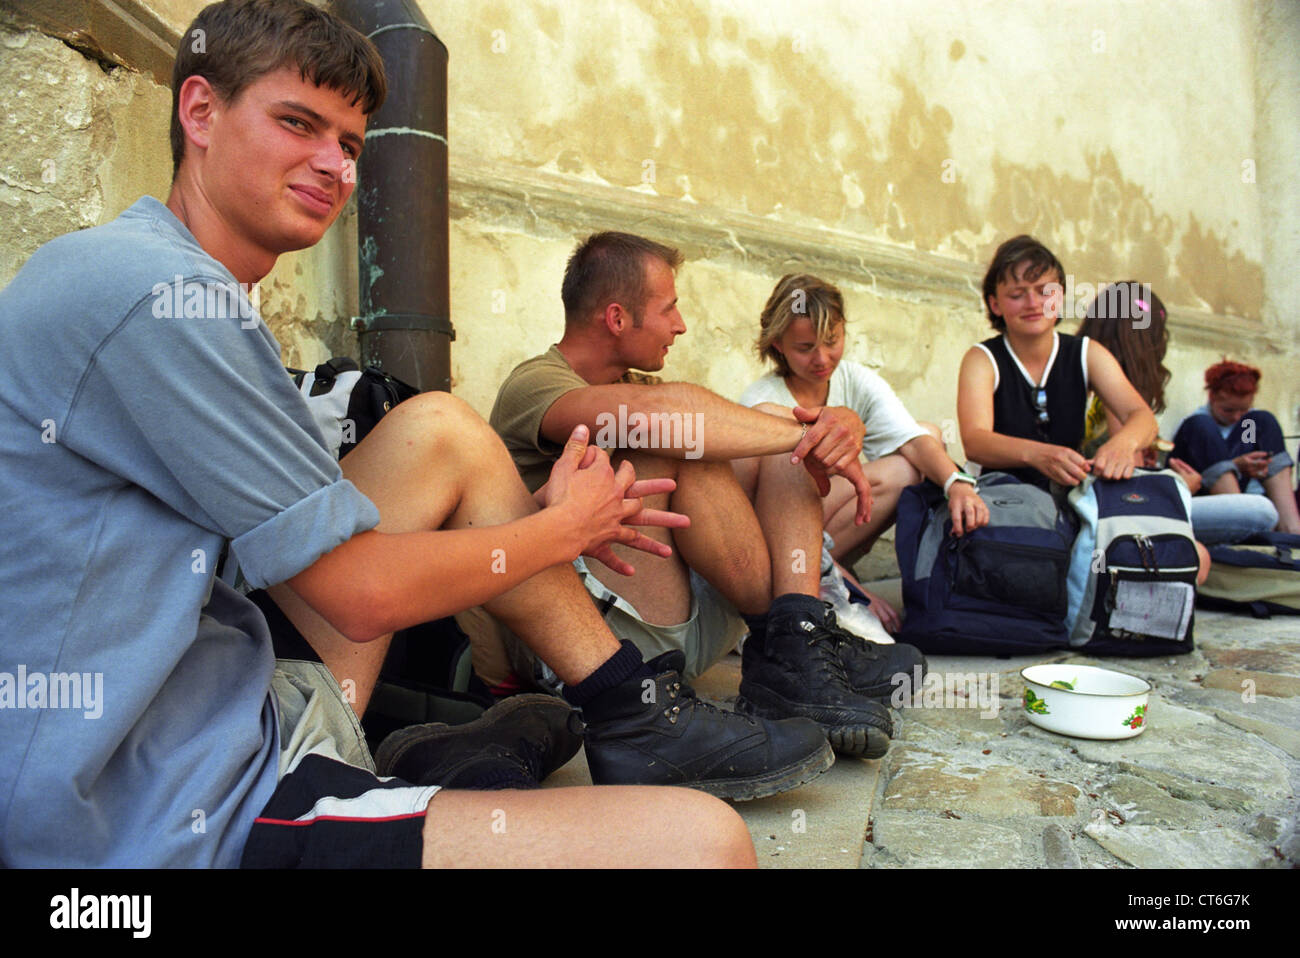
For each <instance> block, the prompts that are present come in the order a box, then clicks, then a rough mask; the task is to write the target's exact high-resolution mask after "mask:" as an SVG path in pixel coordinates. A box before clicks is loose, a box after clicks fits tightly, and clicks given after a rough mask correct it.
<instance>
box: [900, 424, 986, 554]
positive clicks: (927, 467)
mask: <svg viewBox="0 0 1300 958" xmlns="http://www.w3.org/2000/svg"><path fill="white" fill-rule="evenodd" d="M898 451H899V453H901V454H902V456H903V458H904V459H906V460H907V461H908V462H910V463H911V464H912V465H913V466H915V467H916V470H917V472H919V473H920V474H921V475H923V476H925V478H927V479H929V480H930V481H931V482H933V483H935V484H936V485H938V486H943V484H944V483H946V482H947V481H948V477H949V476H951V475H952V474H953V473H954V472H956V471H958V468H959V467H958V466H957V464H956V463H955V462H953V461H952V459H950V458H949V457H948V453H947V452H946V451H945V450H944V448H943V445H942V444H941V443H940V442H939V440H938V439H935V438H934V436H931V435H930V434H929V433H926V434H925V435H924V436H917V437H916V438H914V439H909V440H908V441H907V442H905V443H903V445H901V446H900V447H899V448H898ZM948 513H949V515H950V516H951V517H952V531H953V532H954V533H955V534H956V535H958V536H961V535H963V534H964V533H966V532H969V531H971V530H973V529H978V528H979V527H980V526H986V525H988V522H989V507H988V506H987V505H986V504H985V502H984V500H983V499H981V498H980V496H979V493H978V492H976V491H975V487H974V486H972V485H970V484H969V483H966V482H954V483H953V484H952V485H951V486H949V487H948Z"/></svg>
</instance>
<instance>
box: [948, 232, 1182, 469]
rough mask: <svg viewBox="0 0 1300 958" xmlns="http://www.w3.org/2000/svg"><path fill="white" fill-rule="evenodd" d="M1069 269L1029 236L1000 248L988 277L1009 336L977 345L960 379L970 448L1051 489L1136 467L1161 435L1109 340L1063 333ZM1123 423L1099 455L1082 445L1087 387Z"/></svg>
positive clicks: (994, 465) (987, 464)
mask: <svg viewBox="0 0 1300 958" xmlns="http://www.w3.org/2000/svg"><path fill="white" fill-rule="evenodd" d="M1064 286H1065V270H1064V269H1063V268H1062V266H1061V264H1060V261H1059V260H1057V258H1056V257H1055V256H1053V255H1052V252H1051V251H1050V250H1049V249H1047V247H1045V246H1043V244H1042V243H1039V242H1038V241H1037V240H1035V239H1034V238H1033V237H1031V236H1017V237H1015V238H1014V239H1010V240H1007V241H1006V242H1005V243H1003V244H1002V245H1001V246H999V247H998V250H997V253H995V254H994V256H993V262H992V263H991V264H990V265H989V269H988V272H987V273H986V274H985V276H984V302H985V307H986V308H987V310H988V317H989V323H990V324H991V325H992V326H993V328H994V329H996V330H997V331H998V332H999V333H1001V334H1002V335H1000V336H995V337H993V338H992V339H988V340H985V341H984V342H982V343H980V344H979V345H978V346H973V347H971V349H970V350H969V351H968V352H967V353H966V355H965V357H964V358H963V359H962V363H961V374H960V376H959V378H958V381H957V419H958V422H959V424H960V426H961V439H962V444H963V445H964V446H965V447H966V455H967V457H968V458H969V459H971V460H972V461H974V462H978V463H979V464H980V465H981V466H982V467H983V468H985V469H998V470H1002V471H1004V472H1009V473H1011V474H1012V475H1015V476H1017V477H1019V478H1020V479H1021V480H1022V481H1024V482H1030V483H1033V484H1034V485H1037V486H1041V487H1043V488H1047V487H1048V486H1049V484H1050V481H1051V480H1054V481H1056V482H1058V483H1060V484H1061V485H1063V486H1076V485H1078V484H1079V483H1080V482H1082V481H1083V478H1084V477H1085V476H1086V475H1087V474H1088V473H1089V472H1091V473H1093V474H1094V475H1099V476H1102V477H1104V478H1106V479H1126V478H1128V477H1129V476H1131V475H1132V474H1133V456H1134V453H1135V452H1137V450H1139V449H1145V448H1146V447H1147V446H1149V445H1150V444H1151V442H1152V441H1153V440H1154V439H1155V438H1156V417H1155V415H1154V414H1153V413H1152V412H1151V410H1150V408H1148V406H1147V405H1146V403H1144V402H1143V401H1142V397H1140V396H1139V395H1138V394H1137V391H1136V390H1135V389H1134V388H1133V387H1132V386H1131V385H1130V384H1129V381H1128V380H1127V379H1126V378H1125V377H1124V373H1123V371H1122V370H1121V369H1120V367H1119V363H1117V362H1116V361H1115V357H1114V356H1112V355H1111V354H1110V352H1109V351H1108V350H1106V349H1105V348H1104V347H1103V346H1101V345H1099V344H1097V343H1090V342H1089V341H1088V340H1087V339H1086V338H1080V337H1076V336H1067V335H1064V334H1061V333H1058V332H1057V331H1056V325H1057V323H1059V322H1060V321H1061V319H1060V308H1061V301H1062V294H1063V292H1064ZM1089 389H1091V390H1092V391H1093V392H1095V393H1096V394H1097V395H1098V396H1100V397H1101V400H1102V402H1103V403H1105V405H1106V408H1107V409H1109V410H1110V411H1111V412H1113V413H1114V414H1115V417H1116V419H1118V420H1119V421H1120V422H1121V423H1123V427H1122V428H1120V429H1119V430H1117V431H1116V432H1115V433H1114V434H1113V435H1112V436H1111V438H1110V440H1109V441H1108V442H1106V444H1105V445H1103V446H1102V447H1101V448H1100V449H1098V450H1097V453H1096V455H1095V456H1094V457H1093V458H1092V459H1085V458H1084V457H1083V455H1082V454H1081V453H1080V452H1079V446H1080V443H1081V442H1082V441H1083V433H1084V412H1085V410H1086V409H1087V405H1088V390H1089Z"/></svg>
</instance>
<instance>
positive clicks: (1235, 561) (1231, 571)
mask: <svg viewBox="0 0 1300 958" xmlns="http://www.w3.org/2000/svg"><path fill="white" fill-rule="evenodd" d="M1210 559H1211V560H1212V563H1211V565H1210V575H1209V578H1207V579H1206V580H1205V584H1204V585H1202V586H1201V588H1200V590H1199V591H1198V592H1197V594H1196V601H1197V604H1199V605H1203V606H1205V607H1206V608H1209V609H1223V610H1227V611H1230V612H1249V613H1250V614H1251V615H1253V616H1254V617H1255V618H1257V619H1268V618H1272V617H1273V616H1274V615H1300V536H1297V535H1290V534H1288V533H1285V532H1257V533H1256V534H1255V535H1253V536H1251V537H1250V538H1249V539H1247V540H1245V541H1244V542H1239V543H1237V544H1235V545H1217V546H1210Z"/></svg>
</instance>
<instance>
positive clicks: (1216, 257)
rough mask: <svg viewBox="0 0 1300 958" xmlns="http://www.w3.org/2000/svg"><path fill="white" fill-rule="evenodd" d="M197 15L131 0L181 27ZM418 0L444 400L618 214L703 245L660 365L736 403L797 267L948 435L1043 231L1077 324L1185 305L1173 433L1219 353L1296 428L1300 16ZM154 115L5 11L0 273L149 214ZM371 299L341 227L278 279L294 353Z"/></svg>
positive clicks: (334, 339) (1215, 8) (856, 354)
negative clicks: (447, 188) (432, 64)
mask: <svg viewBox="0 0 1300 958" xmlns="http://www.w3.org/2000/svg"><path fill="white" fill-rule="evenodd" d="M202 5H203V4H202V3H201V2H197V0H142V2H139V3H137V6H140V7H144V8H147V9H148V10H150V11H151V12H152V13H153V14H154V15H155V16H156V17H157V18H158V19H159V20H160V21H162V22H163V23H165V24H166V25H167V26H168V28H169V29H170V30H172V31H174V33H175V35H176V36H177V37H179V34H180V32H181V31H182V30H183V28H184V25H185V24H186V23H187V22H188V20H189V18H190V17H191V16H192V15H193V13H194V12H196V11H197V10H198V9H199V8H200V7H201V6H202ZM421 7H422V9H423V11H424V13H425V15H426V16H427V18H428V19H429V21H430V23H431V24H432V25H433V27H434V29H435V30H436V32H437V33H438V34H439V36H440V37H441V38H442V40H443V41H444V42H445V43H446V44H447V46H448V48H449V50H450V76H449V95H450V103H449V144H450V166H451V202H452V224H451V291H452V292H451V295H452V316H453V320H454V322H455V324H456V327H457V332H458V338H457V341H456V343H455V345H454V347H453V377H454V388H455V389H456V391H457V392H458V393H459V394H460V395H462V396H463V397H464V398H466V399H467V400H468V401H469V402H470V403H471V404H473V405H474V406H475V407H476V408H478V409H479V410H480V411H481V412H484V413H486V412H487V411H488V409H489V408H490V406H491V403H492V398H493V395H494V393H495V389H496V384H497V383H498V382H499V381H500V379H501V378H502V377H503V376H504V375H505V374H506V373H507V372H508V371H509V369H510V368H511V367H513V365H514V364H515V363H516V362H518V361H520V360H521V359H523V358H526V357H527V356H530V355H533V354H535V353H537V352H540V351H541V350H543V349H544V348H546V346H547V345H548V344H549V343H551V342H553V341H555V340H556V339H557V338H558V336H559V334H560V329H561V325H562V312H561V308H560V302H559V284H560V277H561V274H562V272H563V267H564V262H565V259H566V257H567V255H568V253H569V252H570V250H571V249H572V247H573V245H574V243H575V242H576V241H577V240H578V239H579V238H581V237H582V236H585V235H587V234H588V233H590V232H592V231H595V230H598V229H624V230H630V231H634V232H641V233H644V234H646V235H649V236H652V237H654V238H657V239H660V240H663V241H667V242H671V243H674V244H676V245H679V246H681V248H682V249H683V250H684V252H685V253H686V255H687V263H686V265H685V266H684V267H683V269H682V270H681V273H680V275H679V291H680V293H681V298H682V310H683V314H684V315H685V317H686V321H687V324H688V326H689V333H688V334H687V336H686V337H684V338H682V339H681V340H679V341H678V345H677V346H676V347H675V349H674V351H673V353H672V355H671V356H670V358H669V363H668V366H667V369H666V373H667V374H668V375H669V376H672V377H678V378H683V379H690V380H693V381H696V382H700V383H703V384H705V385H707V386H709V387H711V388H713V389H715V390H716V391H718V392H720V393H722V394H724V395H736V394H738V393H739V391H740V390H741V389H742V388H743V387H744V385H745V384H746V383H747V382H749V381H750V380H751V379H752V378H753V377H755V376H756V375H758V374H759V373H760V371H761V367H760V366H759V364H758V362H757V360H756V358H755V357H754V355H753V352H752V349H751V342H752V339H753V336H754V332H755V328H756V325H757V316H758V312H759V309H760V308H761V306H762V304H763V302H764V301H765V299H766V297H767V295H768V293H769V292H770V290H771V287H772V285H773V284H774V282H775V281H776V279H777V278H778V277H780V276H781V275H782V274H783V273H785V272H788V271H791V270H795V269H798V270H808V271H812V272H816V273H819V274H821V275H823V276H825V277H826V278H828V279H831V280H832V281H834V282H836V283H838V284H839V285H840V286H841V287H842V288H843V289H844V292H845V294H846V297H847V308H848V312H849V317H850V322H851V326H850V344H849V350H848V353H847V355H849V356H850V357H852V358H856V359H858V360H859V361H863V362H866V363H868V364H869V365H871V366H873V367H875V368H877V369H878V370H879V371H880V372H881V373H882V374H883V375H884V376H885V377H886V378H887V379H888V380H889V381H890V382H891V383H892V384H893V385H894V387H895V389H896V390H897V391H898V392H899V394H900V395H901V396H902V398H903V399H904V401H905V402H906V403H907V404H908V406H909V407H910V408H911V409H912V410H913V412H914V413H915V414H916V415H918V416H920V417H923V418H927V419H931V420H934V421H936V422H939V423H941V424H943V423H944V422H945V420H946V421H947V422H948V426H949V434H950V435H954V437H955V429H953V428H952V424H951V420H952V419H953V417H954V394H955V380H956V371H957V367H958V363H959V361H960V357H961V354H962V353H963V352H964V350H965V349H966V348H967V347H968V346H969V345H970V344H971V343H972V342H975V341H977V340H978V339H980V338H983V337H984V336H986V335H987V334H988V328H987V325H986V323H985V320H984V317H983V313H982V307H981V304H980V301H979V294H978V292H977V288H978V284H979V280H980V277H981V276H982V273H983V268H984V265H985V264H986V262H987V260H988V257H989V256H990V254H991V252H992V250H993V248H994V247H995V246H996V245H997V243H998V242H1000V241H1001V240H1002V239H1004V238H1006V237H1007V236H1009V235H1012V234H1014V233H1019V232H1030V233H1033V234H1035V235H1036V236H1038V237H1039V238H1041V239H1042V240H1044V241H1045V242H1046V243H1048V245H1050V246H1051V247H1052V248H1053V249H1054V250H1055V251H1056V252H1057V254H1058V255H1059V256H1060V258H1061V259H1062V261H1063V262H1064V263H1065V265H1066V267H1067V270H1068V271H1069V273H1070V277H1069V279H1070V286H1071V291H1072V293H1073V294H1074V298H1075V300H1077V305H1078V308H1079V309H1080V310H1081V309H1082V306H1083V302H1082V301H1083V300H1085V299H1086V294H1087V291H1088V289H1089V288H1095V287H1096V286H1098V285H1100V284H1102V283H1105V282H1109V281H1114V280H1119V279H1127V278H1136V279H1143V280H1146V281H1148V282H1151V283H1152V284H1153V285H1154V286H1155V288H1156V290H1157V291H1158V292H1159V293H1160V295H1161V296H1162V298H1163V299H1164V300H1165V302H1166V303H1167V304H1169V305H1170V307H1171V308H1172V313H1173V324H1174V325H1173V328H1174V332H1173V345H1172V348H1171V351H1170V358H1169V360H1168V365H1170V367H1171V368H1173V369H1174V371H1175V378H1174V382H1173V384H1172V386H1171V389H1170V394H1169V399H1170V402H1169V406H1170V410H1169V412H1168V413H1167V414H1166V415H1165V417H1164V418H1163V420H1162V425H1163V426H1164V427H1165V431H1166V433H1168V432H1169V431H1170V430H1171V429H1172V426H1173V425H1175V424H1176V422H1177V419H1178V418H1179V416H1181V415H1182V414H1183V413H1185V412H1187V411H1189V410H1190V409H1192V408H1193V407H1194V406H1196V405H1197V404H1199V402H1200V401H1201V395H1202V394H1201V391H1200V388H1199V385H1200V383H1199V376H1200V371H1201V370H1202V369H1203V368H1204V367H1205V366H1206V365H1208V364H1209V363H1210V362H1213V361H1214V360H1216V359H1217V358H1218V357H1219V356H1221V355H1223V354H1225V353H1227V354H1230V355H1232V356H1233V357H1234V358H1238V359H1242V360H1245V361H1248V362H1253V363H1255V364H1257V365H1260V366H1261V367H1262V368H1263V369H1264V372H1265V378H1264V382H1263V386H1262V389H1261V397H1260V398H1261V401H1262V402H1263V403H1265V404H1267V405H1270V406H1271V407H1272V408H1274V409H1275V410H1276V411H1277V412H1278V414H1279V417H1280V418H1281V419H1282V421H1283V424H1284V427H1285V428H1286V430H1287V432H1288V433H1289V434H1291V435H1300V419H1298V418H1297V414H1298V407H1300V377H1297V376H1296V368H1297V363H1296V360H1297V352H1298V347H1297V340H1298V339H1300V336H1298V335H1297V332H1298V324H1300V318H1298V316H1300V309H1298V308H1297V307H1300V275H1298V274H1297V271H1296V270H1295V269H1294V267H1293V265H1292V264H1293V263H1294V262H1295V261H1296V259H1297V254H1298V253H1300V202H1297V200H1298V199H1300V195H1298V191H1297V187H1296V184H1295V173H1294V170H1295V163H1294V159H1293V158H1294V157H1295V156H1296V155H1297V147H1300V142H1297V141H1298V140H1300V134H1298V131H1297V122H1296V119H1295V118H1296V117H1297V116H1300V68H1298V67H1297V64H1300V7H1297V6H1296V5H1295V4H1290V3H1276V4H1274V3H1266V2H1257V3H1252V2H1247V0H1231V2H1230V0H1222V2H1212V0H1165V2H1151V3H1142V4H1132V3H1127V2H1111V0H1086V2H1085V0H1073V2H1060V3H1051V4H1047V3H1040V4H1029V3H1022V2H1012V0H985V2H965V3H954V2H951V0H944V2H939V0H912V2H909V3H907V4H894V3H883V2H882V3H875V2H870V3H868V2H851V0H805V2H801V3H799V4H788V5H771V4H768V3H766V2H761V0H710V2H702V0H701V2H684V0H657V2H656V0H608V2H605V3H602V4H598V5H597V4H589V3H577V2H540V0H530V2H519V0H512V2H508V3H507V2H505V0H498V2H489V3H474V4H468V3H450V4H449V3H433V2H429V0H421ZM169 98H170V94H169V92H168V90H167V89H166V88H165V87H164V86H161V85H159V84H158V83H157V82H155V81H154V80H153V79H151V78H149V77H147V76H144V75H141V74H138V73H133V72H131V71H130V70H127V69H123V68H112V69H105V67H104V66H103V65H101V64H100V63H98V62H96V61H94V60H92V59H89V58H87V57H86V56H84V55H83V54H82V53H79V52H77V51H76V50H73V49H71V48H69V47H68V46H67V45H66V44H64V43H62V42H60V41H59V40H56V39H52V38H51V37H48V36H44V35H42V34H41V33H39V32H33V31H24V30H22V29H20V28H18V27H15V26H13V25H12V24H10V25H8V26H5V25H3V24H0V102H3V108H0V142H2V143H3V150H0V210H2V211H3V215H4V218H5V223H6V226H7V227H8V228H7V229H6V230H5V231H4V235H3V236H0V282H4V281H7V280H8V279H9V278H10V277H11V276H12V275H13V273H14V272H15V271H16V270H17V268H18V266H19V265H20V264H21V263H22V261H23V260H25V258H26V257H27V256H28V255H30V253H31V251H32V250H33V249H35V248H36V246H38V245H39V244H40V243H41V242H44V241H45V240H46V239H48V238H50V237H52V236H54V235H58V234H59V233H61V232H65V231H67V230H70V229H77V228H84V227H86V226H90V225H94V224H95V223H100V222H104V221H106V220H107V219H110V218H111V217H112V216H114V215H116V214H117V213H118V212H120V211H121V210H122V209H124V208H125V207H126V206H128V205H129V204H130V203H131V202H132V201H133V200H134V199H135V197H136V196H138V195H139V194H140V193H142V192H148V193H152V194H154V195H156V196H160V197H161V196H165V195H166V190H167V186H168V179H169V175H170V164H169V162H168V160H167V152H166V151H167V147H166V129H167V120H166V118H167V112H168V108H169ZM412 188H416V189H418V188H419V185H418V184H415V185H413V186H412ZM356 299H357V295H356V257H355V215H354V211H353V210H352V209H351V208H349V210H348V211H347V212H345V214H344V216H343V217H342V219H341V220H340V223H339V224H338V225H337V226H336V227H335V228H334V229H333V230H332V231H331V233H330V235H329V236H328V237H327V239H326V240H325V242H323V243H322V244H321V245H320V246H319V247H317V248H316V249H315V250H312V251H306V252H302V253H298V254H292V255H289V256H285V257H283V258H282V259H281V262H280V264H279V265H278V266H277V268H276V270H275V271H274V272H273V273H272V274H271V276H270V277H268V280H267V281H266V282H265V283H264V291H263V304H264V311H265V313H266V315H267V318H268V320H269V321H270V322H271V324H272V327H273V328H274V329H275V330H276V332H277V334H278V335H279V336H280V338H281V341H282V342H283V343H284V344H285V359H286V361H288V362H291V363H294V364H311V363H314V362H316V361H318V360H319V359H321V358H324V357H325V356H327V355H329V354H331V353H335V352H340V351H351V350H352V348H353V346H354V341H353V339H352V338H351V334H350V333H349V332H348V330H347V319H348V318H349V317H350V316H351V315H353V314H354V313H355V312H356ZM1070 326H1071V324H1070V323H1067V324H1065V325H1064V326H1063V328H1067V329H1068V328H1070Z"/></svg>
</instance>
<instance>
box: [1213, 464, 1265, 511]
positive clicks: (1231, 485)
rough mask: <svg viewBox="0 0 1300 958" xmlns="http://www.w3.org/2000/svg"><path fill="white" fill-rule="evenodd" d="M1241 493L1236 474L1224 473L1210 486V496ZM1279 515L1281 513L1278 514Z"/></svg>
mask: <svg viewBox="0 0 1300 958" xmlns="http://www.w3.org/2000/svg"><path fill="white" fill-rule="evenodd" d="M1240 492H1241V484H1240V483H1238V482H1237V474H1236V473H1234V472H1225V473H1224V474H1223V475H1221V476H1220V477H1219V478H1218V479H1216V480H1215V482H1214V485H1212V486H1210V495H1213V496H1220V495H1223V494H1225V493H1238V494H1240ZM1278 514H1279V515H1281V512H1280V511H1279V513H1278Z"/></svg>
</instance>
